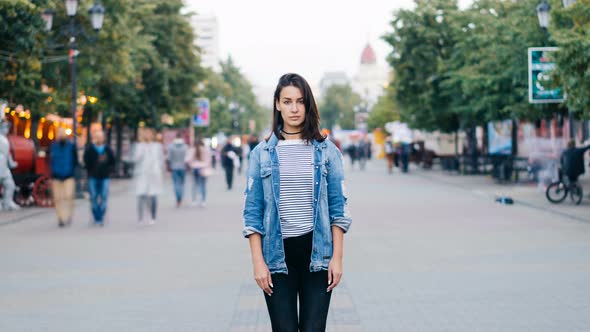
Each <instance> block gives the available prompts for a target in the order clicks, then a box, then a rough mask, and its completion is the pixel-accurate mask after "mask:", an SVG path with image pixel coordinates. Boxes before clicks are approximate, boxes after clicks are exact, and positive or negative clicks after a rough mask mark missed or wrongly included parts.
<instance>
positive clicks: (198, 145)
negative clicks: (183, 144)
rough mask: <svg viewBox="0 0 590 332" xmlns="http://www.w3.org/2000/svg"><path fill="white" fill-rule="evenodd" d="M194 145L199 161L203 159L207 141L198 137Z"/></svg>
mask: <svg viewBox="0 0 590 332" xmlns="http://www.w3.org/2000/svg"><path fill="white" fill-rule="evenodd" d="M194 147H195V159H196V160H198V161H203V150H202V149H203V148H204V147H205V143H203V140H202V139H201V138H198V139H197V140H196V141H195V143H194Z"/></svg>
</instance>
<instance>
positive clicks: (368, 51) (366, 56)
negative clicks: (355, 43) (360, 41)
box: [361, 44, 377, 65]
mask: <svg viewBox="0 0 590 332" xmlns="http://www.w3.org/2000/svg"><path fill="white" fill-rule="evenodd" d="M376 63H377V56H376V55H375V51H373V48H372V47H371V45H370V44H367V46H365V49H364V50H363V54H362V55H361V64H363V65H373V64H376Z"/></svg>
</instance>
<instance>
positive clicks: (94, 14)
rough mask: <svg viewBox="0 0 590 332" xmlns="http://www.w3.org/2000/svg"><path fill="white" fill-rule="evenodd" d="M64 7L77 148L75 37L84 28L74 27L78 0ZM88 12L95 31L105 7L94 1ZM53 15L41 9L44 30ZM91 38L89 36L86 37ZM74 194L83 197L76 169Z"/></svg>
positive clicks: (73, 126)
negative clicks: (66, 20)
mask: <svg viewBox="0 0 590 332" xmlns="http://www.w3.org/2000/svg"><path fill="white" fill-rule="evenodd" d="M64 2H65V7H66V14H67V16H69V18H70V22H69V25H68V27H67V29H66V28H65V27H62V31H61V32H62V34H63V35H66V36H67V37H68V48H69V61H70V72H71V82H72V136H73V141H74V146H75V147H76V148H77V147H78V143H77V137H78V131H77V128H76V127H77V122H78V121H77V117H76V110H77V93H76V56H77V55H78V51H77V50H76V37H77V36H78V35H80V34H81V35H83V36H85V33H84V30H83V29H82V28H80V27H76V25H75V21H74V17H75V16H76V14H77V12H78V4H79V1H78V0H65V1H64ZM88 14H89V15H90V21H91V24H92V28H93V29H94V31H95V32H98V31H99V30H100V29H101V28H102V25H103V22H104V14H105V9H104V7H103V6H101V5H100V3H98V1H96V2H95V3H94V5H93V6H92V7H91V8H90V10H88ZM54 16H55V12H54V11H53V10H51V9H47V10H45V11H43V13H42V14H41V17H42V18H43V20H44V21H45V30H46V31H47V32H49V31H51V29H52V26H53V18H54ZM87 39H91V38H87ZM76 196H77V197H83V195H82V190H81V185H80V173H79V170H77V171H76Z"/></svg>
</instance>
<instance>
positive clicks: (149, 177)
mask: <svg viewBox="0 0 590 332" xmlns="http://www.w3.org/2000/svg"><path fill="white" fill-rule="evenodd" d="M156 137H157V136H156V134H155V132H154V130H153V129H151V128H144V129H143V130H142V132H141V135H140V141H139V143H138V144H137V147H136V149H135V155H134V157H133V161H134V162H135V170H134V175H135V194H136V195H137V215H138V222H139V224H143V223H144V222H145V221H144V218H143V214H144V211H145V209H146V207H147V208H148V209H149V211H150V217H151V218H150V220H149V222H148V223H149V224H150V225H153V224H155V223H156V216H157V212H158V195H160V194H161V193H162V184H163V182H164V167H165V166H164V151H163V149H162V144H161V143H160V142H159V141H158V140H157V138H156Z"/></svg>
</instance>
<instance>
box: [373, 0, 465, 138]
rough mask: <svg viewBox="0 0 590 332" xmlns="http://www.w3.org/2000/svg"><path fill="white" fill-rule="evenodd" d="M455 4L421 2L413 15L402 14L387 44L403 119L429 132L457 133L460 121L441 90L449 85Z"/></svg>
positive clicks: (396, 17)
mask: <svg viewBox="0 0 590 332" xmlns="http://www.w3.org/2000/svg"><path fill="white" fill-rule="evenodd" d="M457 11H458V9H457V1H456V0H434V1H425V0H417V1H416V8H415V9H413V10H407V9H401V10H398V11H396V12H395V13H394V18H393V20H392V21H391V27H392V28H393V32H390V33H388V34H386V35H385V36H384V37H383V38H384V40H385V41H386V42H387V43H389V44H390V45H391V46H392V48H393V51H392V53H391V54H390V55H389V56H388V62H389V64H390V65H391V67H392V68H393V69H394V71H395V76H394V79H393V82H392V84H391V85H392V86H393V88H394V91H395V99H396V102H397V104H398V105H399V107H400V111H401V118H402V120H403V121H405V122H407V123H409V125H410V126H412V127H415V128H421V129H426V130H436V129H440V130H443V131H454V130H456V129H457V128H458V124H459V123H458V115H457V113H456V112H454V111H453V109H452V107H451V98H450V96H449V95H448V93H447V92H446V91H444V89H443V88H442V87H441V85H442V84H443V83H444V81H445V80H447V79H448V73H447V68H446V62H447V61H448V59H449V58H450V57H451V54H452V52H453V48H454V44H455V40H454V36H453V17H454V15H455V13H456V12H457Z"/></svg>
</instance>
